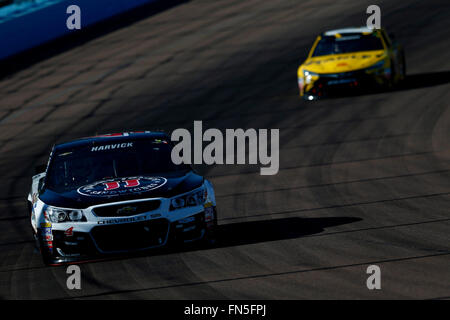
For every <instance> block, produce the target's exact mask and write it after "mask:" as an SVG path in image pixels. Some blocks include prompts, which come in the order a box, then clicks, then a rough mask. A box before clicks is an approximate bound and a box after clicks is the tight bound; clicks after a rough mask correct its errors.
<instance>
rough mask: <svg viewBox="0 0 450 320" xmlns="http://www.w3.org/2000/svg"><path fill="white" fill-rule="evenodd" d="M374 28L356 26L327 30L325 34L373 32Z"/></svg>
mask: <svg viewBox="0 0 450 320" xmlns="http://www.w3.org/2000/svg"><path fill="white" fill-rule="evenodd" d="M372 31H373V30H372V29H370V28H367V27H356V28H342V29H335V30H329V31H325V32H324V33H323V35H325V36H334V35H336V34H347V33H353V34H354V33H371V32H372Z"/></svg>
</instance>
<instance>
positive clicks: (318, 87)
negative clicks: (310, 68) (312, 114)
mask: <svg viewBox="0 0 450 320" xmlns="http://www.w3.org/2000/svg"><path fill="white" fill-rule="evenodd" d="M390 78H391V74H390V70H387V69H380V70H373V71H371V72H368V71H367V70H358V71H352V72H343V73H333V74H320V75H318V79H317V80H315V81H314V82H312V83H310V84H309V85H305V87H304V89H303V92H302V96H303V98H304V99H305V100H317V99H321V98H325V97H331V96H341V95H346V94H354V93H359V92H362V91H368V90H371V89H375V88H380V87H382V86H384V85H386V84H388V83H389V81H390Z"/></svg>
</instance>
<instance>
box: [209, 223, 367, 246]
mask: <svg viewBox="0 0 450 320" xmlns="http://www.w3.org/2000/svg"><path fill="white" fill-rule="evenodd" d="M360 220H362V219H360V218H352V217H329V218H298V217H293V218H282V219H271V220H263V221H251V222H237V223H230V224H225V225H219V226H218V237H217V238H218V239H217V245H215V247H231V246H241V245H246V244H255V243H261V242H269V241H279V240H287V239H295V238H300V237H305V236H310V235H314V234H319V233H321V232H323V231H325V229H326V228H330V227H335V226H339V225H343V224H348V223H353V222H357V221H360Z"/></svg>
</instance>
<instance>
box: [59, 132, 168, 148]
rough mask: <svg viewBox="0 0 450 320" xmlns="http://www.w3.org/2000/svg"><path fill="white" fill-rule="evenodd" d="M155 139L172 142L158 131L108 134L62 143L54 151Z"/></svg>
mask: <svg viewBox="0 0 450 320" xmlns="http://www.w3.org/2000/svg"><path fill="white" fill-rule="evenodd" d="M153 138H154V139H163V140H170V137H169V136H168V135H167V134H166V133H165V132H158V131H137V132H122V133H108V134H101V135H97V136H92V137H86V138H80V139H76V140H72V141H69V142H64V143H60V144H57V145H55V146H54V150H58V151H61V150H66V149H73V148H79V147H84V146H86V145H96V144H99V143H100V144H101V143H105V142H111V143H119V142H127V141H133V140H138V139H153Z"/></svg>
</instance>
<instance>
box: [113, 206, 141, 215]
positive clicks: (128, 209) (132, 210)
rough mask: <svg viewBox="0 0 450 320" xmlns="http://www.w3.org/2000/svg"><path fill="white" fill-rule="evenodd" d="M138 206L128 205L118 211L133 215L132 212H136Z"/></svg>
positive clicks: (120, 213)
mask: <svg viewBox="0 0 450 320" xmlns="http://www.w3.org/2000/svg"><path fill="white" fill-rule="evenodd" d="M136 209H137V208H136V207H131V206H127V207H122V208H120V209H117V211H116V213H117V214H118V215H123V214H125V215H131V214H132V213H134V212H136Z"/></svg>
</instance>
